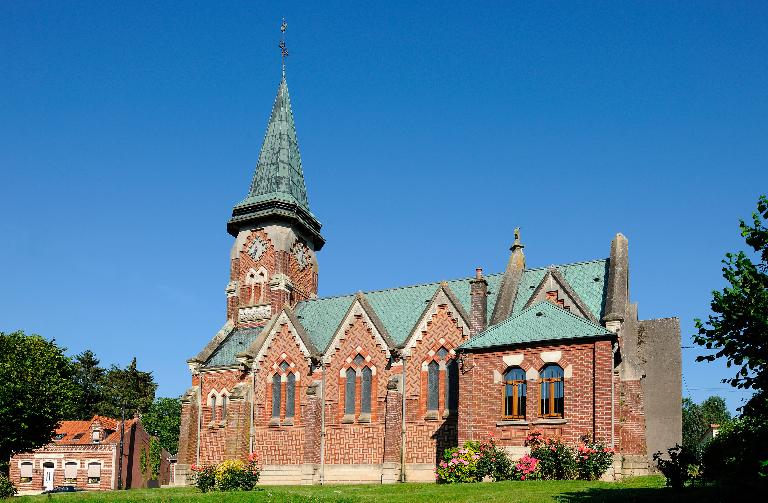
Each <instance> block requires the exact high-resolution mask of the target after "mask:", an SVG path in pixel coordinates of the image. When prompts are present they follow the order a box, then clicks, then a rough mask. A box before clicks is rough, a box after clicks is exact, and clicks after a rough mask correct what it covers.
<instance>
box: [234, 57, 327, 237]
mask: <svg viewBox="0 0 768 503" xmlns="http://www.w3.org/2000/svg"><path fill="white" fill-rule="evenodd" d="M272 218H274V219H278V220H288V221H290V222H291V223H295V224H297V225H298V226H299V227H301V228H302V230H303V231H304V232H306V233H307V235H308V236H310V238H311V239H312V241H313V243H314V245H315V250H319V249H320V248H322V246H323V244H324V243H325V240H324V239H323V237H322V236H321V235H320V227H321V224H320V222H318V220H317V218H316V217H315V216H314V215H313V214H312V212H311V211H310V209H309V201H308V199H307V188H306V185H305V183H304V171H303V168H302V165H301V155H300V153H299V143H298V139H297V136H296V126H295V124H294V121H293V111H292V110H291V98H290V95H289V93H288V83H287V82H286V79H285V73H284V72H283V76H282V79H281V80H280V85H279V86H278V88H277V96H276V97H275V103H274V105H273V106H272V114H271V115H270V117H269V123H268V124H267V132H266V134H265V135H264V143H263V144H262V146H261V152H260V153H259V161H258V164H257V165H256V171H255V173H254V175H253V181H252V182H251V186H250V189H249V191H248V195H247V196H246V198H245V199H243V200H242V201H241V202H239V203H238V204H237V205H235V207H234V208H233V209H232V218H231V219H230V220H229V222H228V223H227V231H228V232H229V233H230V234H232V235H233V236H237V233H238V231H239V230H240V229H241V228H242V227H243V226H245V225H249V224H257V223H258V222H260V221H264V220H266V219H272Z"/></svg>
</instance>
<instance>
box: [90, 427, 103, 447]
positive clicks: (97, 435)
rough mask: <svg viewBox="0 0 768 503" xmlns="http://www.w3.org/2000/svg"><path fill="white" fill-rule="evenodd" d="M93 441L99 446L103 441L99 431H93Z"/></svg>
mask: <svg viewBox="0 0 768 503" xmlns="http://www.w3.org/2000/svg"><path fill="white" fill-rule="evenodd" d="M91 439H92V440H93V443H94V444H98V443H99V442H100V441H101V432H100V431H99V430H93V434H92V437H91Z"/></svg>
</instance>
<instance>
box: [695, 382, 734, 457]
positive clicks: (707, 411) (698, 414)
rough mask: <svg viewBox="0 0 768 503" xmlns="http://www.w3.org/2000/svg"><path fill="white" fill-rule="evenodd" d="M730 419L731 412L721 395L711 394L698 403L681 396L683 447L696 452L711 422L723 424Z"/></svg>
mask: <svg viewBox="0 0 768 503" xmlns="http://www.w3.org/2000/svg"><path fill="white" fill-rule="evenodd" d="M730 419H731V413H730V412H728V407H727V406H726V405H725V400H723V398H722V397H719V396H711V397H709V398H707V399H706V400H704V401H703V402H701V403H700V404H697V403H695V402H694V401H693V400H691V399H690V398H683V447H685V448H687V449H688V450H689V451H691V452H696V451H697V449H698V448H699V442H701V438H702V437H703V436H704V434H705V433H706V432H707V430H709V427H710V425H711V424H719V425H724V424H725V423H727V422H728V421H730Z"/></svg>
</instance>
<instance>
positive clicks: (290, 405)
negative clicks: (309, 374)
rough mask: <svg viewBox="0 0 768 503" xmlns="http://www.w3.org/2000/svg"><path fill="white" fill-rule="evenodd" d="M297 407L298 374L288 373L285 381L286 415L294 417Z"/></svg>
mask: <svg viewBox="0 0 768 503" xmlns="http://www.w3.org/2000/svg"><path fill="white" fill-rule="evenodd" d="M295 407H296V374H288V377H287V379H286V381H285V417H286V418H289V417H293V415H294V409H295Z"/></svg>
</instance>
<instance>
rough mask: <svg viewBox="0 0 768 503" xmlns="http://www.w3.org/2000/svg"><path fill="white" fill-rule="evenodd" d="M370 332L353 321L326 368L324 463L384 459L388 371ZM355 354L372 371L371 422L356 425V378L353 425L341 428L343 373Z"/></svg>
mask: <svg viewBox="0 0 768 503" xmlns="http://www.w3.org/2000/svg"><path fill="white" fill-rule="evenodd" d="M372 330H373V327H370V326H369V325H368V324H367V323H366V321H365V320H364V319H363V317H362V316H361V315H358V316H355V317H353V319H352V321H351V323H350V324H349V325H348V326H347V327H346V329H345V330H344V333H343V335H342V336H341V338H340V340H339V343H338V346H337V347H336V349H335V351H334V354H333V355H332V357H331V362H330V364H329V365H327V366H326V369H325V372H326V376H325V385H326V394H325V400H326V416H325V420H326V440H325V462H326V463H341V464H353V463H381V462H382V459H383V458H384V418H385V415H386V414H385V412H386V396H387V388H386V387H387V381H388V380H389V378H390V377H391V376H392V371H391V369H387V366H388V363H389V361H388V358H387V355H386V348H385V347H384V346H382V345H381V344H380V342H379V341H378V340H377V339H376V337H375V336H374V334H373V332H372ZM358 354H360V355H361V356H363V357H364V358H365V359H366V363H365V365H366V366H368V367H369V368H372V369H375V370H374V372H373V376H372V380H371V418H370V422H369V423H361V422H359V418H360V410H361V394H362V393H361V386H360V382H359V381H360V377H359V376H358V377H357V381H358V382H357V383H356V393H355V414H354V418H353V421H354V422H352V423H349V424H345V423H342V420H343V418H344V392H345V390H344V384H345V383H346V377H345V371H346V369H347V368H349V367H350V366H352V365H353V360H354V358H355V357H356V356H357V355H358Z"/></svg>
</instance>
